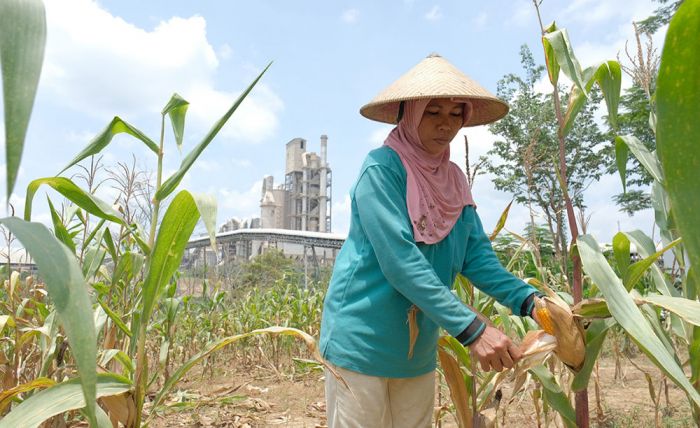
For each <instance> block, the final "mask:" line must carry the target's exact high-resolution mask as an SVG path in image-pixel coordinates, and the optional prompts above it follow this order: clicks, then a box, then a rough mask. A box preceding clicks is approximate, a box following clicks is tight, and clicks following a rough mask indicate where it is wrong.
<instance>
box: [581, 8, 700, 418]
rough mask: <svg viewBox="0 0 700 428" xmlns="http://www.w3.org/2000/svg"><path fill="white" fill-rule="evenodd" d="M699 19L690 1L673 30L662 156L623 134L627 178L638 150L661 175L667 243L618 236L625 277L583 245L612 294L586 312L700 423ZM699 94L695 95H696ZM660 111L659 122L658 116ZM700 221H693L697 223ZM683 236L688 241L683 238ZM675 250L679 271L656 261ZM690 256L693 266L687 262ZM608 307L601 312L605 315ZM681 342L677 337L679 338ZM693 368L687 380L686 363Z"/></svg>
mask: <svg viewBox="0 0 700 428" xmlns="http://www.w3.org/2000/svg"><path fill="white" fill-rule="evenodd" d="M699 23H700V7H699V6H698V4H697V2H689V3H688V4H685V5H683V7H681V8H680V9H679V11H678V13H677V15H676V16H675V17H674V18H673V20H672V21H671V25H670V27H669V30H668V34H667V39H666V43H665V46H664V51H663V54H662V65H661V69H660V71H659V77H658V84H657V85H658V86H657V88H658V89H657V93H656V103H657V111H656V112H654V111H653V110H652V115H651V117H650V126H651V127H652V130H654V131H655V133H656V137H657V146H658V150H659V153H658V156H657V154H656V153H655V152H651V151H649V150H647V149H646V148H645V147H644V146H643V145H642V144H641V143H640V142H639V140H637V139H636V138H635V137H634V136H630V135H626V136H619V137H617V139H616V152H617V156H618V165H619V166H621V168H620V169H621V171H620V172H621V176H622V177H623V182H624V170H623V168H624V163H626V160H627V156H628V153H629V152H631V153H632V154H633V155H634V156H635V157H636V158H637V159H638V160H639V161H640V163H641V164H642V165H643V166H644V167H645V168H646V169H647V171H648V172H649V173H650V174H651V175H652V177H653V178H654V183H653V185H652V203H653V206H654V211H655V222H656V226H657V227H658V228H659V232H660V236H661V239H662V243H663V244H664V248H663V249H661V250H660V251H656V246H655V245H654V243H653V241H652V240H651V238H649V237H648V236H646V235H645V234H643V233H642V232H640V231H635V232H630V233H625V234H618V235H617V236H615V238H614V240H613V249H614V253H615V257H614V259H615V264H616V265H617V268H618V271H619V272H620V273H621V275H620V277H618V276H617V275H616V274H615V272H614V271H613V270H612V269H611V268H610V266H609V265H608V264H607V263H606V262H605V261H604V259H603V258H602V256H601V254H600V250H599V249H598V245H597V243H596V242H595V240H594V239H593V238H592V237H586V239H585V242H584V243H583V245H581V246H580V247H579V249H580V252H581V255H582V257H584V264H585V265H586V266H587V268H586V269H587V272H588V273H589V275H590V277H591V279H592V280H593V282H594V283H595V284H596V285H597V286H598V287H599V288H600V289H601V291H602V292H603V294H604V295H605V297H606V301H605V304H603V303H602V302H587V304H584V305H583V306H582V307H581V309H582V313H585V312H587V311H593V312H599V315H606V312H607V311H609V314H610V315H612V316H613V317H614V318H615V320H616V321H617V322H618V323H619V324H620V325H621V326H622V327H623V328H624V330H625V331H626V332H627V334H628V335H629V336H630V337H631V338H632V340H634V341H635V342H636V343H637V344H638V345H639V348H640V349H641V350H642V352H644V353H645V354H647V356H648V357H649V358H650V360H651V361H652V362H654V363H655V364H656V365H657V366H658V367H659V368H660V369H661V370H662V371H663V372H664V373H665V374H666V375H667V376H668V377H669V378H670V379H671V380H672V381H673V382H675V383H676V384H677V385H678V386H679V387H681V388H682V389H683V390H684V391H685V392H686V394H687V396H688V400H689V402H690V403H691V408H692V409H693V416H694V418H695V420H696V421H698V423H700V381H699V380H698V379H699V378H700V363H698V361H700V324H699V322H700V315H698V314H700V302H698V300H697V299H698V287H697V278H696V277H695V269H696V266H697V265H698V263H699V262H700V258H699V257H698V254H699V253H698V250H699V249H700V246H698V241H697V236H698V230H697V225H695V221H694V219H695V218H696V216H697V213H696V211H694V208H693V206H694V205H693V204H694V203H695V199H694V198H688V197H686V196H687V195H689V194H690V193H688V192H691V193H692V192H695V191H696V190H697V188H698V185H700V176H699V175H698V171H697V166H695V165H694V162H695V160H696V159H697V158H698V153H699V150H698V148H697V145H696V144H694V142H697V139H698V136H700V128H698V125H697V114H696V113H697V106H696V105H695V104H693V103H694V102H696V101H697V94H696V93H695V92H694V91H695V90H696V89H697V85H698V83H697V81H698V73H697V69H696V68H693V67H694V65H693V64H695V65H697V64H699V63H700V56H699V55H698V54H697V48H698V43H697V41H696V40H695V39H694V38H686V37H687V35H686V34H685V32H686V31H687V28H690V26H692V25H698V24H699ZM693 97H695V98H693ZM657 115H658V120H657V118H656V116H657ZM691 219H693V220H691ZM681 238H682V242H681ZM630 242H632V243H634V244H635V246H636V247H637V249H638V251H639V252H640V254H641V255H642V256H643V257H644V259H642V260H640V261H638V262H636V263H633V264H630V261H629V245H630ZM669 249H672V250H673V253H674V256H675V261H674V264H676V263H677V266H678V269H672V270H671V272H670V275H668V274H667V273H665V272H663V271H662V270H661V269H660V267H659V266H657V265H656V264H655V261H656V260H657V259H658V257H659V256H660V255H661V254H662V253H663V252H665V251H666V250H669ZM687 260H689V262H690V263H689V264H687V262H686V261H687ZM647 270H650V276H651V280H652V282H653V284H654V290H653V291H654V293H649V294H646V295H641V294H640V293H639V291H638V290H636V289H635V285H636V284H637V282H638V281H639V279H640V278H641V276H642V275H643V274H644V272H645V271H647ZM661 310H663V311H667V312H668V313H669V314H670V317H669V322H668V325H667V326H664V325H662V324H661V323H660V321H659V312H660V311H661ZM601 311H602V312H601ZM674 339H675V340H674ZM677 346H682V347H685V348H686V351H687V353H688V356H689V358H688V361H685V362H684V361H681V360H680V359H679V356H678V355H680V353H679V352H678V349H677ZM686 365H690V369H691V376H690V379H688V378H687V377H686V375H685V373H684V372H683V369H682V367H684V366H686Z"/></svg>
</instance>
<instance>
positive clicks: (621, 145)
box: [615, 138, 630, 193]
mask: <svg viewBox="0 0 700 428" xmlns="http://www.w3.org/2000/svg"><path fill="white" fill-rule="evenodd" d="M629 156H630V149H629V147H628V146H627V144H626V143H625V141H624V140H623V139H622V138H615V164H616V165H617V171H618V172H619V173H620V179H621V180H622V191H623V192H624V193H627V158H629Z"/></svg>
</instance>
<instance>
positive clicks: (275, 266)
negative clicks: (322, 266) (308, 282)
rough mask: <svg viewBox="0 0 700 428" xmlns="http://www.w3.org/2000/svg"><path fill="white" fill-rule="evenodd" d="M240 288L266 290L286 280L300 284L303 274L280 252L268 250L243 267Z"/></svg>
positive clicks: (293, 262) (291, 260)
mask: <svg viewBox="0 0 700 428" xmlns="http://www.w3.org/2000/svg"><path fill="white" fill-rule="evenodd" d="M242 273H243V275H242V281H241V286H243V287H244V288H248V287H260V288H268V287H271V286H273V285H274V284H275V283H277V282H279V281H282V280H283V279H285V278H286V279H287V280H288V281H291V282H296V283H299V282H300V278H301V276H302V275H303V272H301V270H300V269H299V266H298V264H297V263H296V262H295V261H294V260H293V259H290V258H288V257H285V256H284V253H283V252H282V251H281V250H274V249H270V250H268V251H265V252H264V253H262V254H260V255H259V256H256V257H255V258H254V259H253V260H251V261H250V263H246V264H245V266H244V267H243V272H242Z"/></svg>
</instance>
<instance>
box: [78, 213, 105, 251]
mask: <svg viewBox="0 0 700 428" xmlns="http://www.w3.org/2000/svg"><path fill="white" fill-rule="evenodd" d="M105 221H106V220H105V219H101V220H100V222H99V223H97V226H95V227H93V228H92V232H90V234H89V235H88V236H87V238H85V242H84V243H83V248H85V247H87V246H88V245H90V244H92V240H93V239H95V236H97V233H98V232H100V231H102V226H104V224H105ZM100 239H102V238H100Z"/></svg>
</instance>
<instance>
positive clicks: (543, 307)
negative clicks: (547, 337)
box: [535, 297, 554, 335]
mask: <svg viewBox="0 0 700 428" xmlns="http://www.w3.org/2000/svg"><path fill="white" fill-rule="evenodd" d="M535 313H536V314H537V320H538V321H539V323H540V326H541V327H542V329H543V330H544V331H546V332H547V333H549V334H551V335H554V323H553V322H552V316H551V314H550V313H549V309H547V304H546V303H545V302H544V301H543V300H541V299H539V298H537V297H535Z"/></svg>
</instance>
